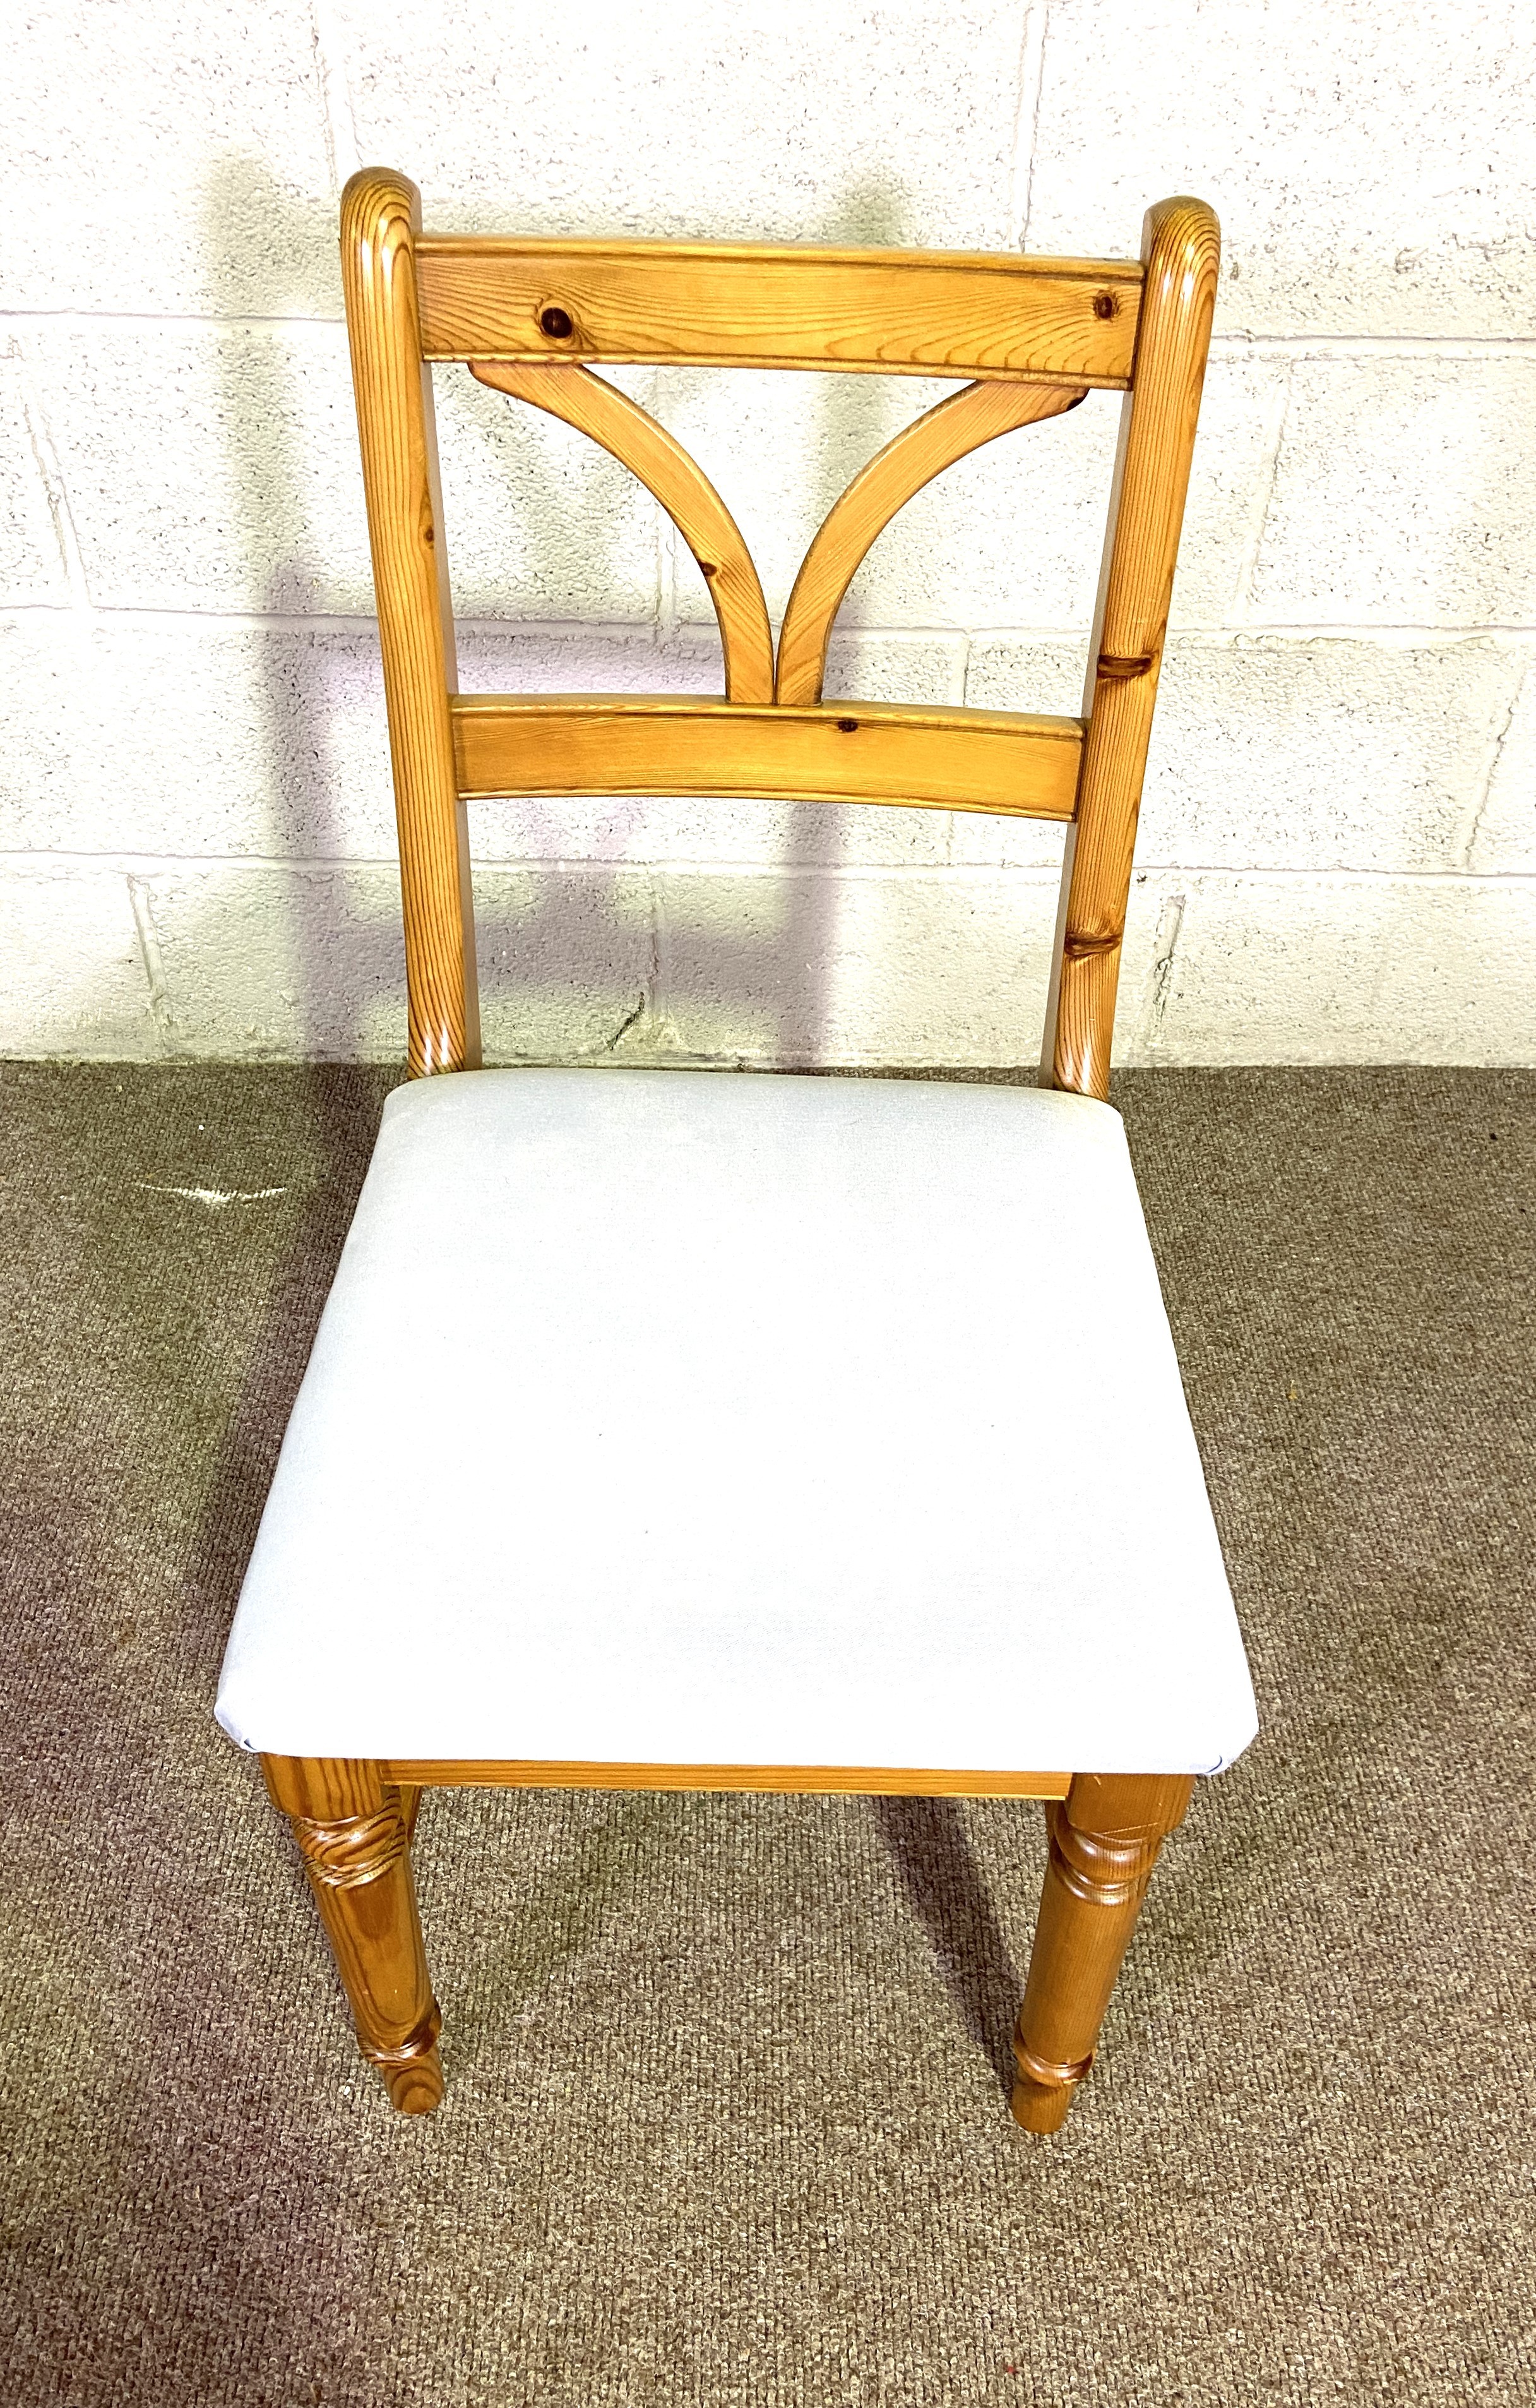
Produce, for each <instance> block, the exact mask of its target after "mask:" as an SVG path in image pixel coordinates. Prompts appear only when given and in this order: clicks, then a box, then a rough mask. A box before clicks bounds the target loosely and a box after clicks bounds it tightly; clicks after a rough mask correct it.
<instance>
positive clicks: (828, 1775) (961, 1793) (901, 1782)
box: [379, 1757, 1072, 1798]
mask: <svg viewBox="0 0 1536 2408" xmlns="http://www.w3.org/2000/svg"><path fill="white" fill-rule="evenodd" d="M379 1769H380V1770H381V1772H382V1774H383V1776H384V1778H385V1779H386V1780H388V1781H393V1782H400V1783H419V1784H424V1785H426V1786H427V1787H429V1788H437V1787H443V1788H453V1789H755V1790H762V1791H772V1792H775V1793H777V1794H787V1795H789V1796H791V1797H803V1796H808V1795H811V1794H813V1793H814V1794H818V1795H821V1794H825V1795H829V1796H832V1795H835V1796H844V1797H852V1798H1064V1797H1065V1796H1066V1794H1067V1791H1068V1789H1069V1787H1070V1786H1071V1781H1072V1776H1071V1774H1070V1773H1066V1772H938V1771H934V1772H925V1771H919V1770H913V1769H911V1768H909V1767H907V1766H905V1765H895V1766H879V1765H867V1764H851V1765H848V1764H546V1763H526V1764H518V1763H486V1764H480V1763H475V1762H472V1761H470V1760H468V1759H462V1760H454V1759H442V1758H437V1757H432V1758H427V1757H420V1758H417V1757H411V1758H410V1759H408V1760H407V1759H405V1758H401V1759H400V1760H399V1761H398V1762H391V1763H389V1764H385V1765H383V1766H381V1767H380V1768H379Z"/></svg>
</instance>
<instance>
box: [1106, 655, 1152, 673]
mask: <svg viewBox="0 0 1536 2408" xmlns="http://www.w3.org/2000/svg"><path fill="white" fill-rule="evenodd" d="M1151 666H1152V655H1151V653H1150V652H1101V653H1100V655H1099V675H1100V676H1101V677H1105V678H1139V677H1145V675H1146V672H1147V670H1148V669H1149V668H1150V667H1151Z"/></svg>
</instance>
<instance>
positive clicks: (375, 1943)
mask: <svg viewBox="0 0 1536 2408" xmlns="http://www.w3.org/2000/svg"><path fill="white" fill-rule="evenodd" d="M263 1767H264V1770H265V1772H266V1778H267V1786H268V1788H269V1789H270V1790H271V1792H272V1795H273V1797H274V1799H276V1801H277V1804H278V1805H279V1806H280V1807H281V1808H282V1809H283V1811H284V1813H286V1814H287V1816H288V1818H289V1821H290V1823H291V1824H292V1829H293V1836H294V1838H295V1840H296V1841H297V1842H298V1844H299V1853H300V1855H301V1856H303V1858H304V1867H305V1871H306V1873H307V1874H308V1876H309V1883H310V1887H311V1888H312V1889H313V1891H314V1893H315V1901H316V1904H317V1905H318V1906H319V1908H320V1920H321V1921H322V1923H323V1924H324V1926H325V1929H326V1935H327V1937H328V1938H329V1940H330V1942H331V1947H332V1952H333V1954H334V1957H335V1960H336V1970H337V1971H338V1972H339V1973H340V1975H341V1978H342V1982H343V1985H344V1986H345V1988H346V1991H347V1996H348V2000H349V2001H350V2003H351V2009H352V2020H353V2023H354V2024H355V2026H356V2028H357V2037H358V2045H359V2047H360V2048H361V2049H362V2051H363V2056H364V2057H367V2059H368V2060H369V2062H370V2064H373V2065H377V2068H378V2070H379V2071H380V2073H381V2074H382V2075H383V2077H384V2081H385V2085H386V2087H387V2088H388V2090H389V2094H390V2097H391V2100H392V2101H393V2103H394V2105H395V2106H396V2107H398V2108H399V2110H400V2112H401V2113H402V2114H405V2115H424V2114H426V2113H427V2112H428V2111H429V2109H431V2108H434V2107H435V2106H436V2104H437V2102H438V2100H440V2099H441V2098H442V2095H443V2069H442V2062H441V2060H440V2058H439V2057H438V2054H437V2035H438V2032H439V2031H440V2029H441V2028H442V2021H443V2019H442V2016H441V2014H439V2012H438V2007H437V2001H436V2000H435V1999H434V1997H433V1994H432V1983H431V1980H430V1978H429V1976H428V1973H427V1959H426V1952H425V1950H424V1948H423V1946H422V1942H421V1923H420V1916H419V1914H418V1913H417V1907H416V1884H415V1882H414V1880H413V1879H412V1876H411V1860H410V1835H411V1828H412V1826H413V1825H414V1823H415V1820H416V1813H415V1809H416V1805H417V1802H418V1794H414V1793H412V1792H410V1791H402V1790H398V1789H395V1788H392V1787H391V1786H390V1785H388V1784H387V1783H384V1782H381V1781H380V1779H379V1777H378V1769H377V1766H376V1765H371V1764H362V1763H351V1762H343V1761H340V1760H337V1759H321V1758H317V1757H306V1756H266V1757H264V1758H263ZM338 1809H339V1810H341V1811H339V1812H338V1811H337V1810H338Z"/></svg>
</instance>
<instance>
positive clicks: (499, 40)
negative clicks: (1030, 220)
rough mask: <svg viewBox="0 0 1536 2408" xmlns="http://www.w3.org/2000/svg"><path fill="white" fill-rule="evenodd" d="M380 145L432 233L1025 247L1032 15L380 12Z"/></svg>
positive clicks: (958, 3)
mask: <svg viewBox="0 0 1536 2408" xmlns="http://www.w3.org/2000/svg"><path fill="white" fill-rule="evenodd" d="M331 14H332V15H333V17H334V19H335V20H336V22H338V23H339V25H340V27H341V28H342V30H343V36H344V40H345V46H346V50H347V52H348V58H347V72H348V80H349V83H350V86H351V91H352V97H353V108H354V113H355V120H356V124H357V131H358V140H359V142H360V145H361V147H362V150H363V153H364V154H365V155H366V156H368V157H370V158H377V159H385V160H389V161H391V163H392V164H394V165H398V166H401V167H403V168H405V170H406V171H407V172H408V173H409V174H411V175H412V176H414V177H415V179H416V180H417V182H418V183H419V184H420V187H421V191H422V195H423V200H424V203H425V209H426V218H427V222H428V224H429V225H431V226H434V227H443V228H447V227H449V226H452V227H459V228H479V229H488V230H493V231H509V230H513V229H517V230H522V231H527V232H529V233H534V234H562V233H565V234H582V235H596V234H637V235H655V236H666V235H678V236H681V235H699V236H736V237H739V238H745V239H748V240H751V239H758V240H791V241H817V240H820V241H828V242H869V243H906V242H912V243H933V244H939V245H944V244H954V245H960V246H967V245H973V244H974V245H977V246H980V247H982V248H989V247H995V246H1002V245H1004V244H1006V243H1007V241H1008V239H1009V223H1008V195H1009V177H1010V167H1011V163H1012V158H1013V149H1014V136H1015V119H1016V114H1017V103H1018V65H1019V47H1020V41H1019V37H1020V30H1021V29H1020V22H1019V11H1018V9H1017V6H1015V5H1012V0H951V5H950V6H949V7H946V11H945V14H944V20H943V25H942V29H941V28H940V27H939V26H938V25H937V23H936V22H935V19H934V17H933V13H932V8H930V7H927V6H925V5H922V0H893V5H889V6H886V7H881V8H879V9H878V10H872V9H870V8H869V7H867V6H866V5H864V0H729V4H728V0H681V5H676V0H672V4H671V5H663V0H636V5H633V6H632V7H625V8H621V9H620V8H612V7H601V8H600V7H594V6H592V5H591V0H582V5H578V6H576V7H569V8H566V9H564V10H562V11H533V10H524V9H516V8H513V9H508V8H506V7H502V6H499V5H497V0H466V5H464V6H462V7H458V8H456V9H455V10H454V11H453V12H452V13H451V14H450V15H449V14H445V12H444V11H443V9H442V8H441V7H438V6H436V5H435V0H405V5H403V6H400V7H395V8H392V9H391V11H390V12H389V14H388V15H387V16H385V15H383V14H381V13H380V12H379V11H378V10H377V9H372V8H367V7H363V5H362V0H338V5H336V6H334V7H333V9H332V11H331Z"/></svg>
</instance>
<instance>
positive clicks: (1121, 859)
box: [1042, 200, 1221, 1098]
mask: <svg viewBox="0 0 1536 2408" xmlns="http://www.w3.org/2000/svg"><path fill="white" fill-rule="evenodd" d="M1145 260H1146V283H1145V292H1144V294H1143V300H1142V311H1141V326H1140V333H1139V335H1138V338H1137V345H1136V359H1135V369H1134V384H1133V387H1132V390H1131V396H1130V399H1129V401H1128V402H1127V405H1126V410H1125V415H1124V418H1123V421H1122V425H1121V439H1120V450H1119V455H1118V459H1117V463H1116V478H1115V488H1114V493H1113V495H1112V498H1111V504H1110V530H1111V532H1110V540H1109V546H1108V550H1107V552H1106V555H1105V562H1104V570H1103V576H1102V583H1101V588H1100V598H1099V608H1098V611H1097V614H1096V619H1095V624H1094V633H1093V642H1092V647H1091V652H1090V666H1089V671H1088V697H1087V700H1086V703H1085V712H1086V716H1087V720H1088V737H1087V740H1086V742H1085V745H1084V751H1083V775H1082V783H1081V788H1080V791H1079V796H1078V810H1077V821H1076V824H1075V826H1074V830H1073V832H1072V835H1071V836H1070V837H1069V839H1068V842H1067V856H1066V861H1065V864H1064V867H1063V873H1062V876H1063V890H1064V892H1063V904H1062V911H1061V919H1060V926H1059V931H1058V952H1057V959H1056V963H1055V966H1054V968H1053V972H1052V991H1051V997H1050V1002H1049V1005H1048V1007H1047V1017H1046V1031H1045V1060H1044V1063H1043V1066H1042V1068H1043V1075H1044V1077H1045V1082H1046V1083H1047V1084H1048V1085H1054V1086H1058V1087H1068V1088H1072V1089H1074V1090H1075V1092H1076V1093H1077V1094H1079V1095H1084V1096H1097V1097H1101V1098H1102V1097H1106V1096H1107V1095H1108V1093H1109V1053H1110V1039H1111V1037H1112V1034H1113V1031H1114V1025H1115V996H1116V988H1117V986H1118V983H1119V975H1120V946H1121V941H1122V939H1123V937H1124V934H1125V914H1126V903H1127V899H1128V896H1129V895H1130V891H1131V854H1132V851H1133V849H1134V846H1135V841H1136V818H1137V813H1138V811H1139V810H1140V808H1141V796H1142V781H1143V778H1144V777H1145V771H1146V750H1147V743H1148V740H1149V738H1150V737H1151V733H1152V710H1153V706H1154V704H1155V703H1156V701H1157V695H1158V676H1159V669H1160V667H1161V665H1162V647H1163V638H1164V636H1165V634H1166V632H1167V626H1168V607H1169V602H1170V600H1171V598H1172V595H1173V568H1174V564H1175V562H1176V559H1177V556H1178V541H1179V529H1180V527H1181V525H1182V524H1183V520H1184V500H1185V495H1186V492H1187V490H1188V482H1189V461H1190V456H1191V454H1192V452H1193V451H1194V443H1195V424H1196V421H1197V419H1198V417H1199V413H1200V396H1201V389H1202V385H1203V383H1204V380H1205V355H1206V351H1207V349H1208V348H1209V344H1210V338H1211V316H1212V312H1213V310H1214V308H1215V307H1216V272H1217V269H1218V267H1219V265H1220V260H1221V234H1220V228H1219V227H1218V226H1217V224H1216V217H1215V214H1214V213H1213V211H1212V210H1210V209H1209V208H1206V206H1205V204H1204V202H1203V201H1191V200H1173V201H1162V202H1159V205H1158V207H1157V208H1155V209H1152V210H1151V211H1149V213H1148V216H1147V221H1146V243H1145Z"/></svg>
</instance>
